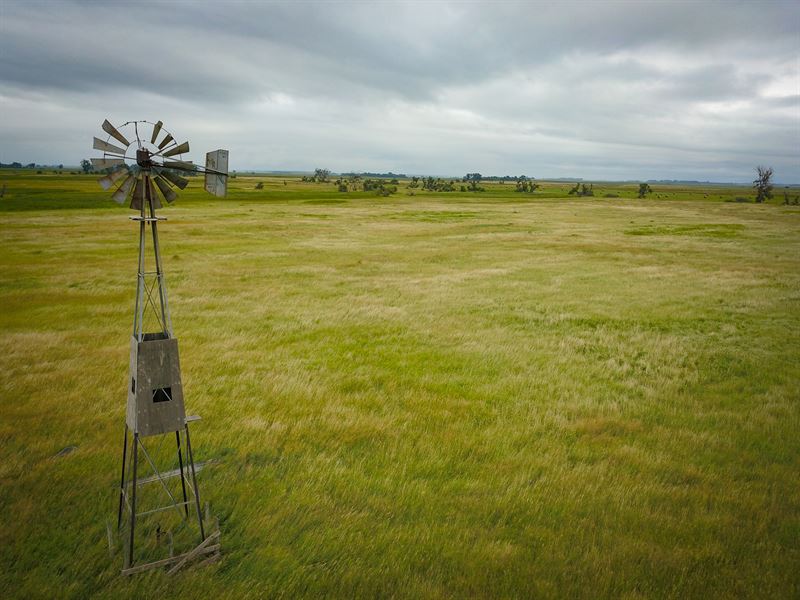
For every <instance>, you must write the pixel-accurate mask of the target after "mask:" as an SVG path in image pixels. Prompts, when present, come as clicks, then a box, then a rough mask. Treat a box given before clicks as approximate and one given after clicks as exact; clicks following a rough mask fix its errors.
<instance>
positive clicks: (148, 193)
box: [131, 177, 161, 210]
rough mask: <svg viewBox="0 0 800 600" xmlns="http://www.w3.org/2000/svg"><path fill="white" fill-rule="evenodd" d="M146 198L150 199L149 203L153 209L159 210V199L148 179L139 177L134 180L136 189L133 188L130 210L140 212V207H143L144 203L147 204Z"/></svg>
mask: <svg viewBox="0 0 800 600" xmlns="http://www.w3.org/2000/svg"><path fill="white" fill-rule="evenodd" d="M148 188H149V189H148ZM148 198H149V199H150V203H151V204H152V206H153V208H154V209H155V208H161V199H160V198H159V197H158V195H157V194H156V191H155V189H154V188H153V182H152V181H151V180H150V178H149V177H139V178H138V179H136V187H135V188H133V196H131V208H133V209H135V210H142V206H145V202H147V199H148Z"/></svg>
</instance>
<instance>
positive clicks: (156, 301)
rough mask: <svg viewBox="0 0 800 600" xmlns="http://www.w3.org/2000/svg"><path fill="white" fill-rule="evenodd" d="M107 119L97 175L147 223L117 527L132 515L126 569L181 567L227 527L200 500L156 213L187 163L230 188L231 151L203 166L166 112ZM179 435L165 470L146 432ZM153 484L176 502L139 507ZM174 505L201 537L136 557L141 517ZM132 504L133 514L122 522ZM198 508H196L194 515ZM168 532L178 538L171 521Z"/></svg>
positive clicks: (214, 188) (212, 545)
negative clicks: (167, 125)
mask: <svg viewBox="0 0 800 600" xmlns="http://www.w3.org/2000/svg"><path fill="white" fill-rule="evenodd" d="M102 128H103V131H105V132H106V134H107V137H106V139H105V140H103V139H100V138H97V137H95V138H94V149H95V150H100V151H102V152H103V157H102V158H92V164H93V165H94V167H95V168H99V169H106V170H107V171H108V173H107V174H106V175H105V176H104V177H102V178H101V179H100V180H99V182H100V185H101V186H102V187H103V189H106V190H108V189H111V188H112V187H113V186H115V185H117V188H116V190H115V191H114V193H113V194H112V198H113V199H114V200H115V201H116V202H118V203H119V204H124V203H125V202H126V201H127V200H128V199H130V207H131V208H132V209H134V210H136V211H137V212H138V215H137V216H134V217H130V218H131V220H133V221H135V222H137V223H138V224H139V267H138V275H137V286H136V302H135V305H134V306H135V308H134V315H133V335H132V337H131V344H130V377H129V382H128V402H127V410H126V418H125V435H124V445H123V450H122V475H121V480H120V488H119V507H118V512H117V530H118V531H119V530H124V528H125V525H126V524H127V540H126V542H127V543H126V546H127V547H126V548H125V550H126V555H125V563H124V566H123V571H122V572H123V574H131V573H134V572H138V571H142V570H146V569H148V568H154V567H160V566H169V565H172V569H173V570H177V569H179V568H180V567H182V566H183V565H184V564H186V563H187V562H188V561H189V560H194V559H195V558H198V557H203V558H205V559H206V560H209V559H213V558H214V557H215V556H217V557H218V550H219V544H218V539H219V531H215V532H214V533H212V534H210V535H208V536H207V535H206V525H207V524H205V523H204V519H203V513H202V510H201V504H200V491H199V489H198V487H197V477H196V470H197V469H196V468H195V461H194V454H193V452H192V445H191V440H190V437H189V423H190V422H192V421H195V420H197V419H199V417H191V416H190V417H187V416H186V409H185V405H184V399H183V386H182V383H181V368H180V361H179V357H178V340H177V339H176V338H175V336H174V334H173V331H172V321H171V319H170V312H169V302H168V297H167V288H166V283H165V280H164V270H163V266H162V261H161V253H160V248H159V243H158V223H159V221H164V220H166V219H165V218H164V217H160V216H157V215H156V209H159V208H161V207H162V206H163V205H162V199H163V200H165V201H166V202H168V203H172V202H174V200H175V199H176V198H177V194H176V193H175V190H174V188H179V189H184V188H185V187H186V185H187V184H188V183H189V181H188V179H186V178H184V177H182V176H181V175H180V174H178V172H180V171H183V172H187V173H196V172H201V173H204V174H205V189H206V191H208V192H209V193H211V194H214V195H216V196H224V195H225V194H226V191H227V175H228V173H227V171H228V151H227V150H216V151H213V152H209V153H208V154H207V155H206V164H205V168H203V167H200V166H196V165H194V164H193V163H192V162H191V161H185V160H183V154H185V153H187V152H189V143H188V142H184V143H182V144H178V143H177V141H176V140H175V138H174V137H173V136H172V134H170V133H169V132H168V131H166V130H165V129H164V128H163V123H162V122H161V121H158V122H157V123H150V122H147V121H128V122H126V123H123V124H122V125H121V126H120V127H119V128H117V127H114V126H113V125H112V124H111V123H110V122H109V121H108V120H106V121H104V122H103V125H102ZM145 131H148V132H149V133H150V137H149V140H148V139H147V138H144V137H143V134H144V132H145ZM123 132H124V133H123ZM125 134H127V135H125ZM162 135H163V137H161V136H162ZM159 137H161V139H160V140H159ZM112 138H113V140H112ZM118 144H119V145H118ZM176 171H177V172H176ZM119 182H121V183H119ZM148 229H149V231H150V236H148ZM148 238H149V239H150V244H148ZM172 435H174V438H175V450H174V453H175V454H174V455H173V458H177V467H178V468H177V469H172V470H171V471H168V472H167V471H164V470H163V466H159V464H157V463H158V462H159V461H158V455H157V454H156V452H155V451H154V450H152V449H151V450H150V451H148V448H147V444H145V439H148V442H149V441H150V440H149V439H150V438H155V437H159V438H161V440H160V442H163V439H164V437H165V436H172ZM131 438H132V439H131ZM129 439H130V442H129ZM160 447H161V446H159V448H160ZM140 451H141V454H142V455H143V456H144V458H145V459H146V463H145V465H144V466H145V467H147V466H148V465H149V467H150V474H149V476H145V477H143V476H142V475H143V473H142V472H141V471H140V470H139V469H140ZM162 454H163V453H162ZM154 457H156V459H155V460H154ZM173 464H174V463H173ZM175 477H178V478H179V480H180V487H179V490H180V491H178V488H177V486H175V485H174V484H173V482H172V481H170V480H171V479H172V480H174V478H175ZM145 484H153V485H155V486H157V487H160V488H161V491H162V492H165V493H164V494H163V498H162V500H164V501H166V500H168V503H167V504H166V505H163V506H156V507H155V508H150V509H149V510H141V508H140V507H139V506H138V505H137V500H138V499H137V492H138V491H139V488H140V487H141V486H143V485H145ZM171 487H172V489H170V488H171ZM181 497H182V498H183V500H182V501H180V498H181ZM190 509H191V510H190ZM171 510H174V511H176V512H177V514H178V515H179V516H180V518H181V521H182V522H181V526H182V527H183V526H187V525H188V523H189V522H190V521H192V520H193V519H194V518H195V517H196V521H197V529H198V533H199V538H200V545H199V546H197V547H195V548H194V549H193V550H191V551H190V552H187V553H185V554H181V555H177V556H176V555H175V554H174V552H173V551H172V544H171V542H170V557H169V558H166V559H163V560H157V561H154V562H150V563H145V564H140V565H136V564H135V554H134V551H135V546H136V544H135V542H136V539H137V538H136V532H137V519H138V518H140V517H143V516H145V515H152V514H156V513H161V512H162V511H171ZM126 511H127V516H128V518H127V519H126V521H127V523H123V517H124V516H125V515H126ZM190 513H195V514H194V515H193V516H192V517H190ZM158 533H159V534H160V529H159V530H158ZM169 536H170V540H171V539H172V533H171V531H170V532H169ZM110 538H111V536H109V539H110Z"/></svg>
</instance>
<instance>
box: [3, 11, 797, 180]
mask: <svg viewBox="0 0 800 600" xmlns="http://www.w3.org/2000/svg"><path fill="white" fill-rule="evenodd" d="M0 115H1V116H0V162H11V161H21V162H26V163H27V162H37V163H54V164H57V163H65V164H77V163H78V162H79V161H80V159H82V158H87V157H89V156H92V155H93V154H96V153H93V151H92V150H91V144H92V136H94V135H99V134H100V123H101V122H102V121H103V119H105V118H108V119H109V120H111V121H112V122H114V123H121V122H124V121H128V120H132V119H147V120H150V121H156V120H158V119H162V120H163V121H164V123H165V126H166V127H168V128H169V129H170V130H171V131H173V132H174V133H175V134H176V136H177V137H180V138H181V139H184V138H188V139H189V140H190V141H191V144H192V148H193V152H192V157H193V158H195V160H200V159H201V158H202V155H203V152H205V151H206V150H211V149H214V148H218V147H222V148H228V149H230V151H231V168H232V169H238V170H249V169H260V170H262V169H263V170H311V169H313V168H315V167H325V168H329V169H332V170H334V171H351V170H356V171H388V170H392V171H394V172H404V173H415V174H422V173H424V174H443V175H461V174H463V173H466V172H472V171H480V172H482V173H484V174H498V175H504V174H521V173H524V174H527V175H530V176H535V177H583V178H586V179H699V180H712V181H740V182H745V181H749V180H751V179H752V178H753V167H754V166H755V165H757V164H765V165H771V166H773V167H774V168H775V172H776V179H777V180H778V181H783V182H800V4H798V3H796V2H766V1H762V2H743V3H737V2H719V3H718V2H707V3H703V2H699V1H693V2H685V3H681V2H666V3H659V2H655V3H654V2H588V1H587V2H576V3H564V2H561V3H558V5H555V4H554V3H553V4H538V3H531V2H526V3H517V2H503V3H500V2H492V3H488V2H487V3H431V2H414V3H388V2H381V3H354V2H348V3H333V2H327V3H276V4H261V3H256V2H242V3H230V2H218V1H215V2H208V3H203V2H192V3H181V2H176V1H172V2H168V3H147V4H146V3H141V2H136V3H126V4H119V3H113V2H103V3H89V2H69V1H66V0H54V1H51V2H47V3H36V2H30V1H28V2H12V1H9V0H0Z"/></svg>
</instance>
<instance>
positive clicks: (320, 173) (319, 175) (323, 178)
mask: <svg viewBox="0 0 800 600" xmlns="http://www.w3.org/2000/svg"><path fill="white" fill-rule="evenodd" d="M330 176H331V172H330V170H329V169H314V177H315V178H316V180H317V181H319V182H320V183H327V182H328V178H329V177H330Z"/></svg>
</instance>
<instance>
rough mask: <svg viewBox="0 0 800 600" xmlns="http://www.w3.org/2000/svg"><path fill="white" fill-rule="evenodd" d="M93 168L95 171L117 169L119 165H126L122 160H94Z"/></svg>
mask: <svg viewBox="0 0 800 600" xmlns="http://www.w3.org/2000/svg"><path fill="white" fill-rule="evenodd" d="M91 160H92V166H93V167H94V168H95V169H107V168H109V167H116V166H118V165H124V164H125V161H124V160H122V159H121V158H93V159H91Z"/></svg>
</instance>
